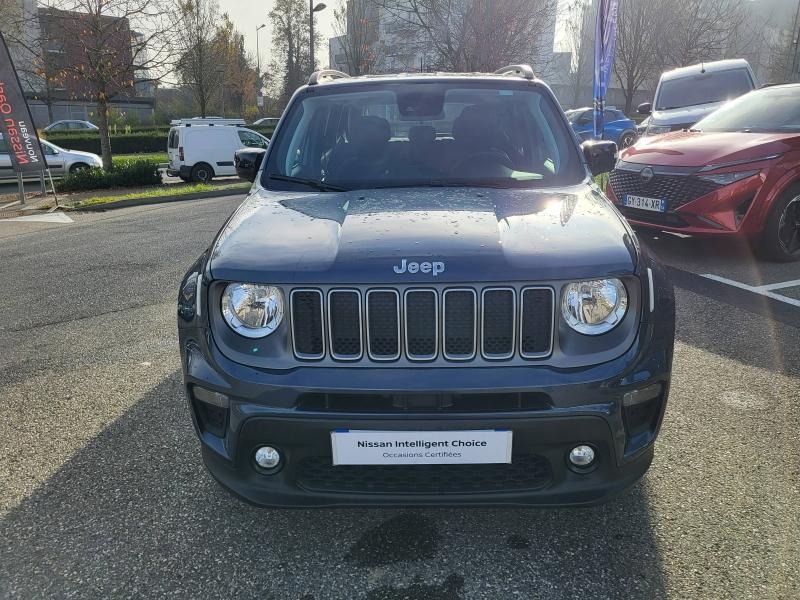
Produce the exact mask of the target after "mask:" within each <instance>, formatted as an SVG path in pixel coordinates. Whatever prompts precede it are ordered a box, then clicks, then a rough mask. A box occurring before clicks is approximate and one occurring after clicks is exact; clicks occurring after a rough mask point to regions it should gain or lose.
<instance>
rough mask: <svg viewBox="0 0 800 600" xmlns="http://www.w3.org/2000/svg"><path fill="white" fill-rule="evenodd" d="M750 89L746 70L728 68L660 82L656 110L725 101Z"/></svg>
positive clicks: (750, 83)
mask: <svg viewBox="0 0 800 600" xmlns="http://www.w3.org/2000/svg"><path fill="white" fill-rule="evenodd" d="M752 89H753V81H752V79H750V73H748V72H747V69H728V70H727V71H716V72H713V73H702V74H697V75H692V76H691V77H681V78H680V79H669V80H666V81H662V82H661V84H660V85H659V86H658V97H657V98H656V110H669V109H671V108H683V107H685V106H696V105H698V104H708V103H710V102H724V101H725V100H731V99H733V98H736V97H738V96H741V95H742V94H746V93H747V92H749V91H750V90H752Z"/></svg>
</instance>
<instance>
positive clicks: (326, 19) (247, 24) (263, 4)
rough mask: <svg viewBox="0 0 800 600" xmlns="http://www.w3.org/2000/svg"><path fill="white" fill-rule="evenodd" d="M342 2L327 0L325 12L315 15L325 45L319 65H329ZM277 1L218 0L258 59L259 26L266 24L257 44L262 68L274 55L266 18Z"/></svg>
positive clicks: (222, 9) (221, 8)
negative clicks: (331, 40) (335, 12)
mask: <svg viewBox="0 0 800 600" xmlns="http://www.w3.org/2000/svg"><path fill="white" fill-rule="evenodd" d="M340 1H341V0H327V1H326V2H325V3H326V4H327V5H328V8H326V9H325V10H323V11H320V12H318V13H317V14H316V17H317V20H316V22H315V23H316V25H315V26H316V27H318V28H319V31H320V32H321V33H322V37H323V39H324V40H325V42H326V43H325V45H324V47H323V46H320V48H319V50H317V52H318V53H319V54H318V56H317V59H318V60H319V63H318V64H323V65H324V64H327V62H328V61H327V58H328V44H327V40H328V38H329V37H333V9H334V8H336V7H337V6H339V2H340ZM273 4H274V0H219V8H220V11H221V12H227V13H228V15H230V17H231V20H232V21H233V24H234V25H235V26H236V28H237V29H238V30H239V31H240V32H241V33H242V34H244V41H245V45H246V46H247V50H248V51H249V52H250V53H251V54H252V55H253V56H254V57H255V55H256V27H258V26H259V25H261V24H262V23H265V24H266V25H267V26H266V27H265V28H264V29H262V30H261V31H259V33H258V44H259V49H260V51H261V65H262V68H263V66H264V65H267V64H269V59H270V52H271V46H272V43H271V39H270V35H271V28H270V24H269V18H268V17H267V15H268V14H269V11H270V10H272V5H273Z"/></svg>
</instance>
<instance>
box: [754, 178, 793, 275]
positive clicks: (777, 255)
mask: <svg viewBox="0 0 800 600" xmlns="http://www.w3.org/2000/svg"><path fill="white" fill-rule="evenodd" d="M759 249H760V250H761V252H762V253H763V254H764V256H765V257H766V258H769V259H772V260H775V261H778V262H792V261H796V260H800V184H795V185H793V186H792V187H790V188H789V189H788V190H786V191H785V192H784V193H783V194H782V195H781V197H780V198H778V200H777V201H776V202H775V204H774V205H773V207H772V209H771V210H770V213H769V216H768V217H767V222H766V224H765V225H764V231H763V232H761V239H760V244H759Z"/></svg>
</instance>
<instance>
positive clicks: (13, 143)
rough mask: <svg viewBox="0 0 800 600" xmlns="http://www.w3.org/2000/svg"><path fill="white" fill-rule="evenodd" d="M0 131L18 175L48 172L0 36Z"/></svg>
mask: <svg viewBox="0 0 800 600" xmlns="http://www.w3.org/2000/svg"><path fill="white" fill-rule="evenodd" d="M0 131H2V133H3V138H4V139H5V141H6V145H7V146H8V153H9V155H10V156H11V166H12V168H13V169H14V171H16V172H18V173H29V172H31V171H36V172H41V171H44V170H45V169H47V163H46V162H45V160H44V154H43V153H42V146H41V144H39V139H38V138H37V137H36V128H35V127H34V125H33V118H32V117H31V111H30V109H29V108H28V103H27V102H26V101H25V94H23V93H22V86H21V85H20V83H19V78H18V77H17V72H16V71H15V70H14V63H13V62H11V54H9V52H8V46H6V40H5V38H4V37H3V35H2V34H1V33H0Z"/></svg>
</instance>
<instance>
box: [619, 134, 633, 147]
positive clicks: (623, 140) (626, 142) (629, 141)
mask: <svg viewBox="0 0 800 600" xmlns="http://www.w3.org/2000/svg"><path fill="white" fill-rule="evenodd" d="M635 143H636V134H635V133H634V132H633V131H623V132H622V135H621V136H619V147H620V148H627V147H628V146H633V145H634V144H635Z"/></svg>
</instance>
